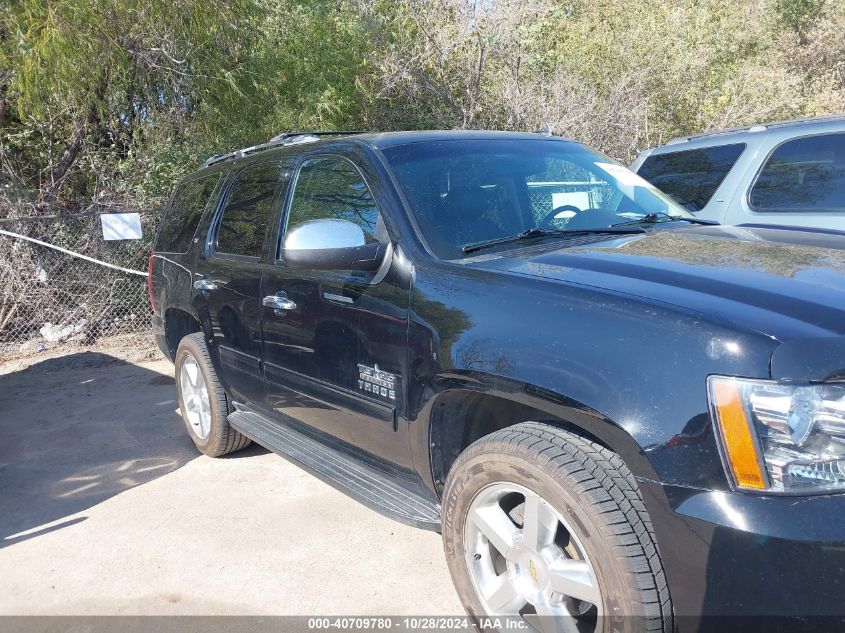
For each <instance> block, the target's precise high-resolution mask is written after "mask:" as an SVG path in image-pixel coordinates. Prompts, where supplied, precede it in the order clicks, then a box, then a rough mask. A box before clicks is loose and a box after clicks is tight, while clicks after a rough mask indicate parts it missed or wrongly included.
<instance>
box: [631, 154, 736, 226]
mask: <svg viewBox="0 0 845 633" xmlns="http://www.w3.org/2000/svg"><path fill="white" fill-rule="evenodd" d="M744 149H745V143H735V144H732V145H716V146H714V147H703V148H701V149H688V150H684V151H682V152H669V153H666V154H657V155H654V154H653V155H651V156H649V157H648V158H646V159H645V162H644V163H643V164H642V165H641V166H640V168H639V170H638V171H637V173H638V174H639V175H640V176H642V177H643V178H645V179H646V180H648V181H649V182H650V183H651V184H653V185H654V186H655V187H657V188H658V189H661V190H662V191H664V192H665V193H668V194H669V195H670V196H672V197H673V198H674V199H675V202H677V203H678V204H680V205H681V206H683V207H684V208H685V209H686V210H687V211H701V210H702V209H703V208H704V207H705V206H707V203H708V202H710V198H712V197H713V194H714V193H716V189H718V188H719V185H721V184H722V181H723V180H724V179H725V176H727V175H728V172H729V171H730V170H731V168H732V167H733V166H734V164H735V163H736V161H737V159H738V158H739V157H740V155H741V154H742V152H743V150H744Z"/></svg>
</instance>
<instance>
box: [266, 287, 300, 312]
mask: <svg viewBox="0 0 845 633" xmlns="http://www.w3.org/2000/svg"><path fill="white" fill-rule="evenodd" d="M261 303H262V304H263V305H264V306H265V307H267V308H273V312H274V313H275V314H276V316H279V315H281V314H282V310H296V304H295V303H294V302H293V301H291V300H290V299H288V297H287V295H286V294H285V293H284V292H278V293H276V294H274V295H270V296H268V297H264V298H263V299H262V300H261Z"/></svg>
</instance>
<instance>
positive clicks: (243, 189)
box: [194, 162, 281, 402]
mask: <svg viewBox="0 0 845 633" xmlns="http://www.w3.org/2000/svg"><path fill="white" fill-rule="evenodd" d="M280 172H281V169H280V167H279V164H278V163H275V162H274V163H259V164H254V165H250V166H248V167H246V168H245V169H243V170H241V171H240V172H239V173H238V174H237V175H236V176H235V178H234V180H233V182H232V183H231V185H230V186H229V187H228V189H227V192H226V194H225V199H224V201H223V205H222V208H221V210H220V213H219V214H218V215H217V217H216V218H215V221H214V223H213V224H212V229H211V234H210V237H209V244H208V247H207V254H206V257H205V258H204V259H201V260H200V261H199V262H198V265H197V274H196V275H195V277H194V288H195V292H197V299H196V303H197V306H198V309H199V310H200V311H207V319H208V321H209V322H210V324H211V329H212V332H213V334H214V344H213V345H212V348H211V352H212V354H213V355H215V356H216V360H217V366H218V368H219V369H220V379H221V380H222V382H223V384H224V386H225V387H226V389H227V391H228V392H229V393H230V394H231V395H232V397H233V398H234V399H235V400H236V401H238V402H261V401H262V400H263V398H264V383H263V379H262V376H261V369H260V361H261V297H260V292H261V264H260V262H261V257H262V253H263V252H264V245H265V242H266V235H267V227H268V224H269V221H270V218H271V217H272V215H273V213H272V212H273V201H274V199H275V196H276V190H277V188H278V184H279V177H280Z"/></svg>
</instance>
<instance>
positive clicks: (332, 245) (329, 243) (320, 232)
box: [282, 220, 385, 271]
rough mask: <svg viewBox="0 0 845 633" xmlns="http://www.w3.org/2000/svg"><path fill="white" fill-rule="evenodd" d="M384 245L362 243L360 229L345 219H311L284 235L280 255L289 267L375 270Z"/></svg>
mask: <svg viewBox="0 0 845 633" xmlns="http://www.w3.org/2000/svg"><path fill="white" fill-rule="evenodd" d="M384 252H385V247H384V245H383V244H380V243H378V242H372V243H370V244H367V243H366V240H365V238H364V231H362V230H361V227H360V226H358V225H357V224H355V223H354V222H349V221H348V220H311V221H309V222H305V223H304V224H301V225H299V226H298V227H296V228H295V229H293V230H292V231H290V232H289V233H288V234H287V235H286V236H285V243H284V250H283V253H282V254H283V256H284V260H285V263H286V264H287V265H288V266H290V267H292V268H311V269H321V270H370V271H372V270H377V269H378V267H379V266H380V265H381V262H382V259H383V258H384Z"/></svg>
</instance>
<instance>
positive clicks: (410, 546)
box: [0, 352, 463, 615]
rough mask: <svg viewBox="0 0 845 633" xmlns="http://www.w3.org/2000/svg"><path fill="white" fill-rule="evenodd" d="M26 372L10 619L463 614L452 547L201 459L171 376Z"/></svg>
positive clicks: (291, 482)
mask: <svg viewBox="0 0 845 633" xmlns="http://www.w3.org/2000/svg"><path fill="white" fill-rule="evenodd" d="M142 357H143V354H142ZM159 358H160V357H159ZM28 364H29V363H21V362H20V361H17V362H15V363H6V364H5V365H0V434H2V435H0V437H2V441H0V614H2V615H30V614H40V615H47V614H50V615H60V614H61V615H64V614H67V615H71V614H86V615H94V614H97V615H130V614H131V615H136V614H144V615H149V614H154V615H171V614H180V615H181V614H191V615H198V614H207V615H217V614H239V615H283V614H296V615H317V614H321V615H322V614H339V615H382V614H391V615H403V614H408V615H437V614H443V615H457V614H461V613H463V611H462V609H461V607H460V604H459V603H458V600H457V597H456V595H455V592H454V589H453V588H452V584H451V581H450V579H449V575H448V572H447V569H446V564H445V562H444V559H443V552H442V546H441V542H440V537H439V536H438V535H437V534H434V533H431V532H425V531H421V530H416V529H413V528H410V527H406V526H404V525H401V524H398V523H395V522H393V521H391V520H390V519H387V518H385V517H382V516H381V515H379V514H376V513H375V512H373V511H371V510H369V509H367V508H365V507H364V506H362V505H360V504H358V503H357V502H355V501H353V500H351V499H349V498H347V497H346V496H344V495H343V494H341V493H339V492H337V491H335V490H334V489H333V488H331V487H329V486H328V485H326V484H324V483H322V482H321V481H319V480H317V479H315V478H314V477H312V476H310V475H308V474H307V473H305V472H304V471H302V470H300V469H299V468H297V467H296V466H293V465H292V464H290V463H288V462H287V461H285V460H283V459H282V458H280V457H278V456H276V455H273V454H272V453H269V452H267V451H265V450H263V449H261V448H259V447H255V446H253V447H250V448H249V449H247V450H246V451H243V452H241V453H238V454H235V455H233V456H230V457H227V458H222V459H210V458H208V457H204V456H201V455H199V453H197V452H196V450H195V449H194V446H193V444H192V443H191V442H190V440H189V439H188V437H187V435H186V433H185V430H184V428H183V425H182V421H181V418H180V417H179V415H178V414H177V413H176V401H175V398H176V391H175V386H174V383H173V378H172V375H173V368H172V366H171V365H170V363H169V362H168V361H166V360H152V361H151V360H145V361H142V362H128V361H127V360H123V359H119V358H116V357H114V356H110V355H106V354H102V353H94V352H79V353H75V354H71V355H68V356H63V357H59V358H52V359H46V360H39V361H38V362H36V363H35V364H33V365H31V366H29V367H27V365H28Z"/></svg>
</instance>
